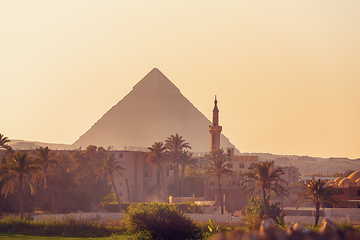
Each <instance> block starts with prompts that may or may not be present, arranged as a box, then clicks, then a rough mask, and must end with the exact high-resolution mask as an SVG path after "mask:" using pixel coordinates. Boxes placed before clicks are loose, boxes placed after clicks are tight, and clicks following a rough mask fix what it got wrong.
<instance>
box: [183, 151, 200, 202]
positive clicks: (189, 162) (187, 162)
mask: <svg viewBox="0 0 360 240" xmlns="http://www.w3.org/2000/svg"><path fill="white" fill-rule="evenodd" d="M192 156H193V153H191V152H189V151H187V150H184V151H182V153H181V154H180V158H179V162H180V165H181V179H180V197H183V194H184V178H185V170H186V167H187V166H194V165H196V161H197V159H196V158H193V157H192Z"/></svg>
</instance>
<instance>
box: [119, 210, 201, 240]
mask: <svg viewBox="0 0 360 240" xmlns="http://www.w3.org/2000/svg"><path fill="white" fill-rule="evenodd" d="M126 228H127V233H129V234H132V235H133V236H134V238H135V239H162V240H167V239H174V240H176V239H179V240H180V239H181V240H182V239H199V238H201V237H202V233H201V231H200V229H199V227H198V226H197V225H196V224H195V223H193V222H192V221H191V220H190V219H189V218H188V217H186V216H184V214H183V213H182V212H180V211H178V210H177V208H176V207H175V206H173V205H171V204H166V203H163V204H158V203H152V204H142V203H139V204H136V203H133V204H131V205H130V206H129V208H128V212H127V218H126Z"/></svg>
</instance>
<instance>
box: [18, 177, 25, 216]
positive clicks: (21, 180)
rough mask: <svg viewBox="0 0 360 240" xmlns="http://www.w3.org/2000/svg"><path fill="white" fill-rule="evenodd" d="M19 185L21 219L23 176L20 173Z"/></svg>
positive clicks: (22, 213)
mask: <svg viewBox="0 0 360 240" xmlns="http://www.w3.org/2000/svg"><path fill="white" fill-rule="evenodd" d="M19 185H20V189H19V195H20V196H19V210H20V217H21V219H23V218H24V209H23V206H24V202H23V178H22V175H20V176H19Z"/></svg>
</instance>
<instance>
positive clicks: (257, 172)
mask: <svg viewBox="0 0 360 240" xmlns="http://www.w3.org/2000/svg"><path fill="white" fill-rule="evenodd" d="M283 174H284V172H283V170H282V168H281V167H275V164H274V161H266V162H260V163H255V164H253V165H252V166H251V167H249V171H248V172H246V173H244V174H243V175H244V177H245V178H246V179H245V180H244V181H243V182H242V185H245V188H248V191H247V192H249V193H250V194H253V193H255V194H257V193H261V194H262V197H263V202H264V210H265V215H266V216H269V213H268V208H267V206H268V202H267V201H268V199H267V198H266V195H267V194H270V191H274V192H276V193H279V194H280V193H282V194H283V193H286V192H287V190H286V189H285V188H284V186H283V185H287V184H288V183H287V182H286V181H285V180H284V179H282V178H281V175H283ZM248 184H249V186H246V185H248Z"/></svg>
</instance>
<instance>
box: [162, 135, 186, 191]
mask: <svg viewBox="0 0 360 240" xmlns="http://www.w3.org/2000/svg"><path fill="white" fill-rule="evenodd" d="M165 146H166V148H167V149H168V151H169V154H170V159H171V166H172V168H173V171H174V185H175V194H174V196H175V197H180V196H182V193H181V192H183V190H182V189H180V187H181V186H180V180H179V169H180V168H179V167H180V165H182V164H183V163H182V161H184V159H183V158H181V157H182V154H183V151H184V150H186V149H191V146H190V144H189V143H188V142H186V141H185V139H183V138H182V136H180V135H179V134H178V133H176V134H175V135H171V136H170V137H168V138H167V139H166V140H165ZM184 167H185V166H184Z"/></svg>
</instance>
